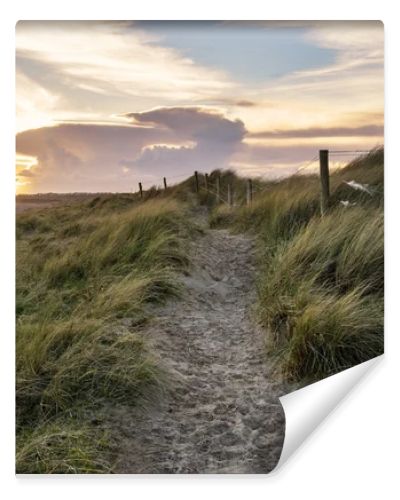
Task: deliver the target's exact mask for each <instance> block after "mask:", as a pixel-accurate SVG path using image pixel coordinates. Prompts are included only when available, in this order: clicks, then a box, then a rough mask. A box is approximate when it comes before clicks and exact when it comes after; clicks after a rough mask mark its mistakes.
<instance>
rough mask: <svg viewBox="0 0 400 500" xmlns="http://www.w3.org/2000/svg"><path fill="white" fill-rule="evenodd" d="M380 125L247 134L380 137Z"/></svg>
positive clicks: (258, 136)
mask: <svg viewBox="0 0 400 500" xmlns="http://www.w3.org/2000/svg"><path fill="white" fill-rule="evenodd" d="M382 136H383V126H382V125H365V126H362V127H310V128H305V129H286V130H271V131H268V130H266V131H262V132H255V133H252V134H249V135H248V137H250V138H257V139H269V138H274V139H275V138H279V139H287V138H297V139H301V138H308V137H311V138H315V137H382Z"/></svg>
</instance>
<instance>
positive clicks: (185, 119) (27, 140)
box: [17, 107, 246, 191]
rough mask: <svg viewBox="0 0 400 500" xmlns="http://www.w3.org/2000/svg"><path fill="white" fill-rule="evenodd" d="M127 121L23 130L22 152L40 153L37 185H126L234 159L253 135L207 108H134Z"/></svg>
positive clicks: (53, 187) (63, 187) (55, 187)
mask: <svg viewBox="0 0 400 500" xmlns="http://www.w3.org/2000/svg"><path fill="white" fill-rule="evenodd" d="M125 116H126V117H127V118H129V119H130V120H131V121H132V124H131V125H130V126H127V125H124V126H122V125H119V126H117V125H97V124H90V123H87V124H77V123H64V124H59V125H57V126H55V127H43V128H40V129H33V130H28V131H25V132H21V133H19V134H18V135H17V151H18V153H20V154H24V155H30V156H34V157H36V158H37V166H35V167H34V172H35V174H36V175H35V178H34V182H32V190H33V189H36V190H38V191H40V190H41V191H92V190H93V191H108V190H118V191H124V190H127V188H129V186H132V185H135V184H136V183H137V182H139V181H141V182H144V183H145V184H147V185H149V184H153V183H157V182H159V180H160V179H162V177H163V176H166V177H168V176H176V175H181V174H182V175H183V174H185V175H191V173H192V172H193V170H195V169H204V170H211V169H213V168H217V167H219V168H223V167H226V166H228V165H229V161H230V158H231V157H232V155H233V154H234V153H235V152H236V151H237V150H239V149H240V147H241V144H242V139H243V138H244V136H245V134H246V129H245V127H244V124H243V123H242V122H241V121H240V120H230V119H228V118H226V117H225V116H224V115H223V113H222V112H221V111H220V110H217V109H208V108H200V107H181V108H179V107H175V108H158V109H153V110H151V111H146V112H140V113H136V112H134V113H126V114H125Z"/></svg>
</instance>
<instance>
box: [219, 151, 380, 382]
mask: <svg viewBox="0 0 400 500" xmlns="http://www.w3.org/2000/svg"><path fill="white" fill-rule="evenodd" d="M350 180H354V181H356V182H358V183H362V184H368V185H369V188H370V190H371V192H372V195H369V194H367V193H363V192H361V191H356V190H354V189H352V188H351V187H349V186H348V185H347V184H346V183H345V181H350ZM237 182H240V180H238V181H237ZM242 183H243V180H242ZM261 187H262V190H261V191H260V192H259V193H256V194H255V198H254V202H253V204H252V206H251V207H246V206H244V204H242V205H241V206H239V207H238V208H236V209H233V210H232V209H229V208H227V207H226V206H222V205H221V206H217V207H215V208H214V210H213V211H212V212H211V216H210V223H211V225H212V226H214V227H219V226H228V227H232V228H233V229H234V230H235V231H250V232H252V233H253V234H254V235H255V236H256V237H257V240H258V243H259V267H260V272H259V278H258V288H259V301H258V307H257V311H258V316H259V318H260V320H261V322H262V323H263V324H264V325H265V326H266V331H267V332H268V333H267V335H268V340H269V345H270V346H271V350H272V352H274V353H275V355H276V360H277V367H279V369H280V370H282V371H283V372H284V374H285V375H286V376H287V377H288V378H291V379H294V380H297V381H303V382H304V381H313V380H319V379H320V378H321V377H324V376H327V375H330V374H333V373H336V372H338V371H341V370H343V369H345V368H348V367H350V366H354V365H355V364H358V363H360V362H363V361H366V360H368V359H370V358H372V357H374V356H377V355H379V354H381V353H382V352H383V293H384V278H383V276H384V269H383V268H384V249H383V241H384V234H383V232H384V221H383V148H378V149H376V150H373V151H371V153H370V154H368V155H364V156H362V157H359V158H357V159H356V160H354V161H353V162H351V163H350V164H349V165H348V166H347V167H345V168H344V169H341V170H339V171H336V172H334V173H332V174H331V200H330V208H329V211H328V213H327V215H326V216H324V217H321V216H320V198H319V196H320V194H319V193H320V184H319V178H318V177H317V176H314V175H308V176H299V175H298V176H293V177H290V178H287V179H284V180H281V181H276V182H270V183H265V184H264V185H263V186H261ZM341 200H348V201H350V202H351V203H352V204H354V205H353V206H350V207H347V208H345V207H344V206H343V205H341V204H340V201H341Z"/></svg>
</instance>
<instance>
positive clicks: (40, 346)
mask: <svg viewBox="0 0 400 500" xmlns="http://www.w3.org/2000/svg"><path fill="white" fill-rule="evenodd" d="M187 234H188V224H187V220H186V217H185V213H184V209H183V208H182V205H180V204H179V203H178V202H176V201H174V200H172V199H161V198H160V199H154V200H149V201H147V202H145V203H142V204H140V205H138V204H137V203H132V202H131V201H129V200H128V202H127V200H126V199H122V198H121V199H118V197H113V198H112V199H109V200H107V199H106V200H104V199H100V200H94V201H92V202H90V203H86V204H83V205H80V206H76V205H75V206H73V207H60V208H53V209H51V210H49V209H46V210H43V211H38V212H34V213H31V214H29V213H24V214H21V215H20V216H18V218H17V286H16V291H17V296H16V303H17V340H16V346H17V349H16V356H17V358H16V365H17V382H16V383H17V393H16V394H17V428H18V429H17V430H18V439H17V444H18V454H17V468H18V470H19V471H20V472H24V471H25V472H32V467H33V466H32V464H31V458H30V457H31V454H32V453H37V454H39V455H40V459H38V461H36V462H35V463H36V465H35V466H34V469H35V470H36V471H41V472H46V471H47V472H51V471H53V470H54V471H63V472H68V471H70V469H71V471H75V472H77V471H79V470H82V471H87V469H88V468H89V469H90V468H91V467H92V468H94V469H96V470H97V469H98V468H99V467H100V468H101V467H103V466H102V465H101V464H103V462H101V464H99V463H97V462H96V460H97V458H95V459H94V462H93V461H92V465H90V463H91V460H92V459H91V457H96V453H95V450H93V447H94V443H95V442H96V441H92V440H91V439H90V438H89V437H87V432H86V430H85V429H86V427H87V425H86V424H85V423H84V422H83V421H81V417H80V415H81V411H80V408H83V407H84V408H85V412H87V411H88V410H90V408H92V409H93V410H95V409H96V407H98V405H99V404H100V403H101V401H102V400H111V401H121V402H123V403H124V404H132V405H135V404H138V403H139V402H142V401H144V400H145V399H146V398H151V395H152V392H153V391H154V390H155V389H156V388H158V387H160V383H161V382H160V373H159V369H158V367H157V365H156V364H155V362H154V361H153V359H152V356H151V353H149V351H148V349H147V347H146V344H145V342H144V340H143V338H142V337H141V335H140V331H139V328H140V325H141V324H143V323H144V322H145V321H147V319H148V313H147V311H146V304H148V303H150V302H153V303H154V302H160V301H163V300H164V299H165V298H166V297H167V296H169V295H176V294H178V293H179V287H178V285H177V282H176V278H175V273H174V269H177V268H183V267H185V266H186V264H187V258H186V246H185V237H186V236H187ZM122 318H124V319H123V321H122ZM68 415H69V416H70V417H71V418H73V419H74V421H75V424H74V425H75V427H74V428H73V429H72V430H71V433H68V432H67V431H65V433H64V432H60V431H59V430H57V431H54V429H55V428H58V429H60V428H63V427H60V424H59V423H58V421H59V419H63V421H64V422H67V423H68V417H67V416H68ZM77 422H78V424H79V422H80V423H81V425H82V429H80V428H79V427H78V428H77V427H76V425H77ZM67 427H68V425H67ZM49 440H50V442H51V443H52V444H51V445H47V444H45V443H48V442H49ZM100 441H101V440H100ZM89 445H90V446H89ZM88 446H89V448H88ZM43 447H44V448H43ZM49 447H50V449H49ZM39 448H40V450H41V451H37V450H38V449H39ZM33 450H36V451H35V452H34V451H33ZM52 450H53V451H52ZM39 455H38V456H39ZM78 455H79V456H82V457H86V458H84V459H82V464H83V465H82V467H81V469H80V466H79V463H80V462H79V460H80V459H79V460H78V459H77V458H76V457H77V456H78ZM54 461H55V462H54ZM54 463H56V464H57V465H56V466H54ZM104 463H106V461H105V462H104ZM71 464H72V465H71ZM103 465H104V464H103Z"/></svg>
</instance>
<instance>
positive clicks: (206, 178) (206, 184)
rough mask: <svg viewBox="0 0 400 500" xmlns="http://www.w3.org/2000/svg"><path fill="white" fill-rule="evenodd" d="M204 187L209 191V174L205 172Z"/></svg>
mask: <svg viewBox="0 0 400 500" xmlns="http://www.w3.org/2000/svg"><path fill="white" fill-rule="evenodd" d="M204 187H205V188H206V191H207V193H208V174H204Z"/></svg>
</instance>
